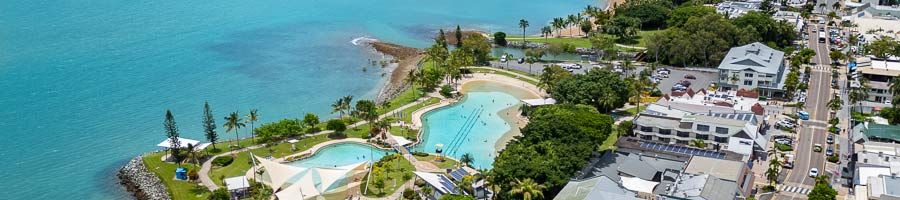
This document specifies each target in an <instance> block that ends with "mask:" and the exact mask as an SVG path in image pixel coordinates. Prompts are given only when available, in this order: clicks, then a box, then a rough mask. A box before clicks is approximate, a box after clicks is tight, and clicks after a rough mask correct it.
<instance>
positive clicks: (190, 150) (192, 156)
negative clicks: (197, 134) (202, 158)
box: [186, 143, 200, 165]
mask: <svg viewBox="0 0 900 200" xmlns="http://www.w3.org/2000/svg"><path fill="white" fill-rule="evenodd" d="M195 148H196V146H194V144H191V143H188V144H187V149H186V150H187V159H188V160H190V161H191V162H192V163H194V164H195V165H200V162H199V161H198V159H197V152H194V149H195Z"/></svg>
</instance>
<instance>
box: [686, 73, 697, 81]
mask: <svg viewBox="0 0 900 200" xmlns="http://www.w3.org/2000/svg"><path fill="white" fill-rule="evenodd" d="M684 78H686V79H692V80H693V79H697V77H696V76H694V75H693V74H685V75H684Z"/></svg>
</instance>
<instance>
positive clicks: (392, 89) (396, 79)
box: [371, 41, 424, 104]
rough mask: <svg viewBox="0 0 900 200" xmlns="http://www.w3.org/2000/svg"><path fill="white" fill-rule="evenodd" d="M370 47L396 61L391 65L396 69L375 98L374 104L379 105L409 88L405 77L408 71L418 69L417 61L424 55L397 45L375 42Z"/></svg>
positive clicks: (417, 50) (415, 49)
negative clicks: (394, 65)
mask: <svg viewBox="0 0 900 200" xmlns="http://www.w3.org/2000/svg"><path fill="white" fill-rule="evenodd" d="M371 45H372V47H373V48H374V49H375V51H377V52H379V53H382V54H385V55H389V56H391V57H393V58H394V59H396V60H397V62H396V63H393V64H396V65H397V67H396V68H394V70H393V71H392V72H391V77H390V79H388V81H387V83H386V84H385V85H384V87H382V88H381V90H380V91H379V92H378V96H377V97H376V98H375V102H376V103H378V104H381V103H383V102H385V101H389V100H390V99H393V98H394V97H396V96H397V95H399V94H400V93H401V92H403V90H406V88H408V87H409V84H407V83H406V82H405V80H406V76H407V75H409V72H410V71H412V70H415V69H416V68H418V64H419V61H420V60H422V58H423V57H424V55H423V54H422V53H423V52H422V50H420V49H417V48H412V47H407V46H402V45H398V44H392V43H387V42H381V41H375V42H372V43H371Z"/></svg>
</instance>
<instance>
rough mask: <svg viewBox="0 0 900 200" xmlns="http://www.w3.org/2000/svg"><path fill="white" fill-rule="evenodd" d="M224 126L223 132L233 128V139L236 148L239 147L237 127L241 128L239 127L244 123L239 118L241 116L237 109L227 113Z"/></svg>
mask: <svg viewBox="0 0 900 200" xmlns="http://www.w3.org/2000/svg"><path fill="white" fill-rule="evenodd" d="M224 126H225V128H226V130H225V132H228V131H231V130H234V141H235V142H236V144H237V146H238V148H240V147H241V142H240V137H238V129H241V127H244V126H246V124H244V120H243V119H241V116H240V115H238V112H237V111H235V112H232V113H231V114H228V116H226V117H225V124H224Z"/></svg>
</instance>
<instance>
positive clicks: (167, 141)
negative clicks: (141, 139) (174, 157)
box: [156, 137, 205, 148]
mask: <svg viewBox="0 0 900 200" xmlns="http://www.w3.org/2000/svg"><path fill="white" fill-rule="evenodd" d="M188 144H191V145H194V146H197V144H200V141H197V140H192V139H187V138H181V137H179V138H178V148H184V147H187V145H188ZM156 146H158V147H162V148H171V147H172V140H171V139H170V138H166V139H165V140H163V141H162V142H160V143H159V144H157V145H156ZM204 148H205V147H204Z"/></svg>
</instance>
